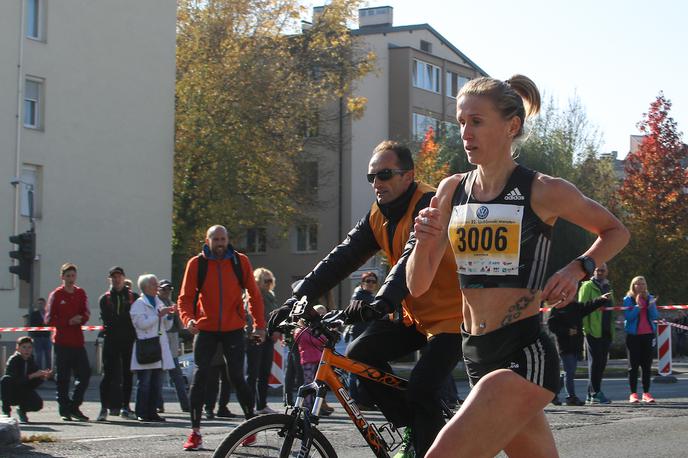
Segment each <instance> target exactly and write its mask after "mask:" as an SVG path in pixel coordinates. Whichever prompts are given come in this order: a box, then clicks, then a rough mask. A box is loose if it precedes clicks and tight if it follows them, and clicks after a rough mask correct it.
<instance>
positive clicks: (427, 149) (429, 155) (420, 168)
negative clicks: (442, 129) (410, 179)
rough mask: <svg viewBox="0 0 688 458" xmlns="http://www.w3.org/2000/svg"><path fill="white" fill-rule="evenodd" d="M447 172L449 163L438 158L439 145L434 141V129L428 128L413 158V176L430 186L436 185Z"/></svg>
mask: <svg viewBox="0 0 688 458" xmlns="http://www.w3.org/2000/svg"><path fill="white" fill-rule="evenodd" d="M448 174H449V164H447V163H445V162H443V161H441V159H440V146H439V145H438V144H437V142H435V131H434V130H433V128H432V127H431V128H429V129H428V130H427V132H425V137H424V138H423V142H422V143H421V145H420V150H419V151H418V154H416V159H415V177H416V180H418V181H423V182H425V183H427V184H429V185H430V186H434V187H437V186H438V185H439V184H440V181H442V179H443V178H445V177H446V176H447V175H448Z"/></svg>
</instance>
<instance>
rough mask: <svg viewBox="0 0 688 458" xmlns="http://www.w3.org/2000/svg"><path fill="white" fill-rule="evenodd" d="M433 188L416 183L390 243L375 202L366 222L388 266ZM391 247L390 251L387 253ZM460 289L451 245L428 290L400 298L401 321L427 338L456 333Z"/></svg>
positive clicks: (461, 316) (460, 305)
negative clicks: (417, 294)
mask: <svg viewBox="0 0 688 458" xmlns="http://www.w3.org/2000/svg"><path fill="white" fill-rule="evenodd" d="M433 191H435V188H433V187H431V186H429V185H427V184H425V183H421V182H418V187H417V188H416V191H415V192H414V193H413V196H412V197H411V201H410V202H409V205H408V208H407V209H406V213H404V216H402V218H401V220H400V221H399V223H398V224H397V228H396V230H395V232H394V239H393V240H392V243H391V245H390V243H389V236H388V234H387V225H388V224H389V222H388V221H387V218H386V217H385V216H384V215H383V214H382V212H381V211H380V209H379V207H378V206H377V204H376V203H373V205H372V207H371V209H370V218H369V220H368V221H369V223H370V227H371V228H372V230H373V234H374V235H375V240H377V243H378V245H380V246H381V247H382V249H383V250H384V252H385V254H387V257H388V258H389V262H390V264H391V265H395V264H396V263H397V261H399V258H400V257H401V254H402V252H403V251H404V246H405V245H406V242H407V241H408V239H409V236H410V235H411V230H412V229H413V210H414V209H415V208H416V205H417V204H418V201H419V200H420V198H421V197H423V194H426V193H428V192H433ZM390 246H391V249H392V251H391V252H390V251H389V250H390ZM461 298H462V296H461V290H460V288H459V277H458V275H457V269H456V261H455V260H454V253H453V252H452V249H451V246H449V244H447V249H446V250H445V252H444V256H442V261H441V262H440V265H439V267H438V269H437V273H436V274H435V278H434V279H433V280H432V284H431V285H430V288H429V289H428V291H427V292H426V293H425V294H423V295H422V296H420V297H413V296H411V295H408V296H406V299H404V300H403V301H402V306H403V311H404V322H405V323H406V324H407V325H411V323H415V324H416V328H417V329H418V330H419V331H420V332H422V333H424V334H425V335H427V336H428V337H430V336H433V335H436V334H441V333H449V334H458V333H459V332H461V331H460V325H461V322H462V321H463V314H462V311H461V307H462V302H461Z"/></svg>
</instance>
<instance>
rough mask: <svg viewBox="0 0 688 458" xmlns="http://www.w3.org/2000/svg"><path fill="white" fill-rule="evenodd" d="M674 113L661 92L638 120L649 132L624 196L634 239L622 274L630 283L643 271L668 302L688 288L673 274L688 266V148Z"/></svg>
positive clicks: (632, 163)
mask: <svg viewBox="0 0 688 458" xmlns="http://www.w3.org/2000/svg"><path fill="white" fill-rule="evenodd" d="M670 111H671V101H670V100H668V99H667V98H666V97H665V96H664V94H663V93H661V92H660V94H659V95H658V96H657V99H656V100H655V101H654V102H652V104H651V105H650V109H649V111H648V112H647V113H645V114H644V115H643V116H644V119H643V120H642V121H641V122H640V123H638V128H639V130H640V131H641V132H642V133H643V134H644V136H643V139H642V142H641V144H640V146H639V148H638V149H637V150H636V151H631V152H630V153H629V154H628V156H627V157H626V166H625V172H626V177H625V179H624V181H623V184H622V186H621V188H620V189H619V193H618V197H619V203H620V206H621V208H622V219H623V221H624V223H625V224H626V227H627V228H628V229H629V230H630V231H631V242H630V243H629V245H628V247H626V249H625V250H624V251H623V253H622V256H621V258H622V260H623V263H622V265H621V272H620V273H621V274H622V275H623V278H624V281H625V286H627V285H628V283H629V282H630V280H631V278H633V277H634V276H636V275H643V276H645V277H646V278H647V280H648V284H649V287H650V289H651V290H652V291H653V292H655V293H656V294H658V295H659V296H661V297H662V298H663V300H664V301H685V300H688V286H687V285H686V282H685V281H684V280H683V278H682V277H677V276H676V275H673V274H674V273H680V275H683V274H684V273H685V272H686V271H687V269H688V227H687V225H688V169H687V168H686V167H687V166H688V147H686V145H684V144H683V143H682V142H681V133H680V132H679V131H678V127H677V124H676V122H675V121H674V120H673V119H672V118H671V116H670V115H669V113H670ZM681 303H683V302H681Z"/></svg>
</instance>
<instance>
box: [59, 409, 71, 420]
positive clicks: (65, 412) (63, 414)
mask: <svg viewBox="0 0 688 458" xmlns="http://www.w3.org/2000/svg"><path fill="white" fill-rule="evenodd" d="M59 412H60V418H62V421H72V414H71V412H70V411H69V409H68V408H67V407H60V408H59Z"/></svg>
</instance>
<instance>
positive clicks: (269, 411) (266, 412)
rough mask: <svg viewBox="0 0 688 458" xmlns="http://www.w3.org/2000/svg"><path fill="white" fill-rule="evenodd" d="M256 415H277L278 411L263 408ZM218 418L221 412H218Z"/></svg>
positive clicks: (267, 407)
mask: <svg viewBox="0 0 688 458" xmlns="http://www.w3.org/2000/svg"><path fill="white" fill-rule="evenodd" d="M256 413H257V414H258V415H266V414H270V413H277V411H276V410H274V409H271V408H270V407H269V406H265V407H263V408H262V409H260V410H257V411H256ZM217 416H218V417H219V416H220V411H219V410H218V411H217Z"/></svg>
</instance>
